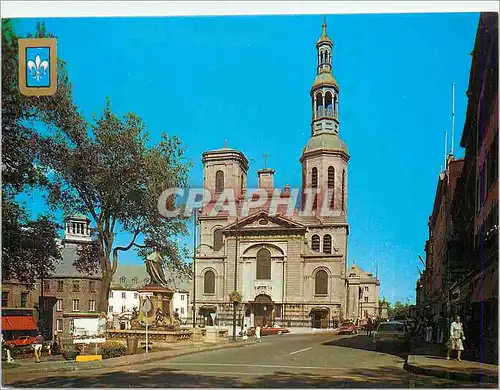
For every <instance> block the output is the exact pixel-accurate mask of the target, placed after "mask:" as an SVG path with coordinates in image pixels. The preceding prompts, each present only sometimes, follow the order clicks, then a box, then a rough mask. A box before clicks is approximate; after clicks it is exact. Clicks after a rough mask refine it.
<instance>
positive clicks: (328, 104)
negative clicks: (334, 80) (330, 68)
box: [325, 91, 333, 117]
mask: <svg viewBox="0 0 500 390" xmlns="http://www.w3.org/2000/svg"><path fill="white" fill-rule="evenodd" d="M332 105H333V98H332V93H331V92H330V91H328V92H327V93H326V94H325V108H326V115H327V116H330V117H331V116H333V106H332Z"/></svg>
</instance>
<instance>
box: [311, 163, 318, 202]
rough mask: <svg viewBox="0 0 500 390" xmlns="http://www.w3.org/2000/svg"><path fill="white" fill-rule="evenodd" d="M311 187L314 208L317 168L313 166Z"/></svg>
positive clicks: (316, 199)
mask: <svg viewBox="0 0 500 390" xmlns="http://www.w3.org/2000/svg"><path fill="white" fill-rule="evenodd" d="M311 187H312V196H313V209H314V210H316V208H317V207H318V195H317V193H316V191H317V188H318V168H316V167H314V168H313V169H312V173H311Z"/></svg>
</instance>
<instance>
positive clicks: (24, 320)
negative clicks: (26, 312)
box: [2, 316, 37, 330]
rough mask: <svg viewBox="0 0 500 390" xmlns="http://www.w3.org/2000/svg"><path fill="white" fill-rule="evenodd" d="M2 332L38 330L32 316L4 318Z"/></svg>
mask: <svg viewBox="0 0 500 390" xmlns="http://www.w3.org/2000/svg"><path fill="white" fill-rule="evenodd" d="M2 330H37V326H36V321H35V319H34V318H33V317H32V316H26V317H25V316H3V317H2Z"/></svg>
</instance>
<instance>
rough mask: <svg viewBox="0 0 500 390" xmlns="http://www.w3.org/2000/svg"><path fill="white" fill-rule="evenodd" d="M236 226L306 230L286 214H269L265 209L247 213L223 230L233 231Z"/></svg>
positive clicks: (260, 229) (243, 228) (241, 228)
mask: <svg viewBox="0 0 500 390" xmlns="http://www.w3.org/2000/svg"><path fill="white" fill-rule="evenodd" d="M236 227H238V231H241V232H244V231H257V230H258V231H266V230H269V231H276V230H294V231H296V230H304V231H305V230H306V226H305V225H302V224H301V223H298V222H295V221H293V220H292V219H289V218H287V217H286V216H283V215H280V214H276V215H269V214H268V212H267V211H259V212H257V213H255V214H252V215H249V216H248V217H245V218H243V219H241V220H239V221H238V223H236V222H233V223H232V224H230V225H228V226H226V228H225V229H224V231H225V232H233V231H235V230H236Z"/></svg>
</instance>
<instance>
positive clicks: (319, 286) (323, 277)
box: [314, 270, 328, 295]
mask: <svg viewBox="0 0 500 390" xmlns="http://www.w3.org/2000/svg"><path fill="white" fill-rule="evenodd" d="M314 293H315V295H327V294H328V274H327V273H326V271H323V270H319V271H318V272H316V275H315V276H314Z"/></svg>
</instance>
